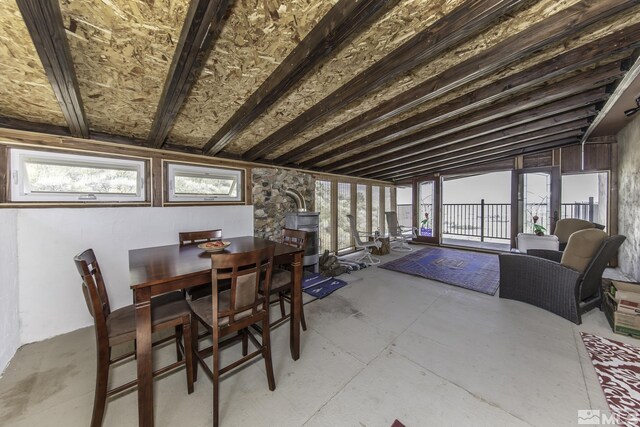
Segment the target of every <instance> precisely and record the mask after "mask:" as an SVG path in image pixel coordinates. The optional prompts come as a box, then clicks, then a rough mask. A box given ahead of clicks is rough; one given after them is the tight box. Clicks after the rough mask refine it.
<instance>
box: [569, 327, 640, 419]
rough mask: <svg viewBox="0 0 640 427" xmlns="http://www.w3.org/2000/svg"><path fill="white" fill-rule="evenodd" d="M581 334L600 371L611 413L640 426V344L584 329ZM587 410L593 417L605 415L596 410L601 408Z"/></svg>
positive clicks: (597, 370) (592, 361) (603, 389)
mask: <svg viewBox="0 0 640 427" xmlns="http://www.w3.org/2000/svg"><path fill="white" fill-rule="evenodd" d="M580 335H581V336H582V342H584V346H585V347H586V349H587V352H588V353H589V356H590V357H591V363H593V368H594V369H595V370H596V373H597V374H598V380H599V381H600V387H602V391H603V392H604V397H605V398H606V399H607V403H608V404H609V409H610V410H611V414H610V415H613V416H614V419H615V421H616V423H617V424H619V425H620V426H625V427H632V426H633V427H637V426H639V425H640V348H639V347H634V346H631V345H628V344H624V343H621V342H619V341H614V340H610V339H607V338H602V337H599V336H596V335H592V334H587V333H584V332H581V333H580ZM584 412H589V414H587V415H588V416H591V417H596V416H597V417H601V416H602V415H601V414H599V413H594V412H599V411H584ZM600 420H601V418H600ZM583 424H584V423H583Z"/></svg>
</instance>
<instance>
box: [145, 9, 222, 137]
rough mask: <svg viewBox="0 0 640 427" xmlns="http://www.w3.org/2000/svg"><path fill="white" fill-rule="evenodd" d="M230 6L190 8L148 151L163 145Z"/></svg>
mask: <svg viewBox="0 0 640 427" xmlns="http://www.w3.org/2000/svg"><path fill="white" fill-rule="evenodd" d="M229 3H230V2H229V0H192V1H191V3H190V4H189V9H188V10H187V15H186V18H185V22H184V24H183V26H182V32H181V33H180V38H179V39H178V45H177V46H176V50H175V52H174V54H173V59H172V61H171V66H170V67H169V72H168V74H167V78H166V80H165V82H164V88H163V89H162V95H161V96H160V101H159V102H158V107H157V108H156V114H155V117H154V119H153V124H152V125H151V130H150V132H149V136H148V137H147V139H148V140H149V145H150V146H151V147H154V148H160V147H162V145H163V144H164V141H165V139H166V138H167V135H168V134H169V132H170V131H171V128H172V127H173V124H174V123H175V120H176V117H177V115H178V112H179V111H180V108H181V107H182V104H183V103H184V100H185V98H186V97H187V96H188V95H189V93H190V92H191V88H192V87H193V83H194V82H195V81H196V80H197V78H198V76H199V75H200V71H201V70H202V66H203V65H204V62H205V60H206V58H207V56H208V55H209V53H210V52H211V49H212V48H213V46H214V45H215V43H216V40H217V39H218V35H219V34H220V30H221V29H222V26H223V25H224V21H225V15H226V13H227V8H228V6H229Z"/></svg>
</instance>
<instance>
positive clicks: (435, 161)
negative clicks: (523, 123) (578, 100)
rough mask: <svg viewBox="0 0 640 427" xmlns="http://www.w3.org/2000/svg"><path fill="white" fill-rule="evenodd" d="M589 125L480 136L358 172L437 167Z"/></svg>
mask: <svg viewBox="0 0 640 427" xmlns="http://www.w3.org/2000/svg"><path fill="white" fill-rule="evenodd" d="M588 126H589V120H588V119H579V120H574V121H572V122H568V123H564V124H561V125H558V126H552V127H550V128H547V129H539V130H537V131H534V132H528V133H521V134H517V135H514V136H511V137H508V138H502V139H499V140H495V139H487V138H479V139H477V140H470V141H466V142H465V143H463V144H461V145H462V146H460V147H459V146H458V145H457V144H456V145H452V146H449V147H446V148H447V149H448V150H449V151H448V152H445V153H441V154H438V155H434V156H432V157H428V158H426V159H424V160H422V161H418V162H411V163H408V164H406V165H404V166H398V167H395V168H393V169H387V170H385V171H374V172H371V173H367V174H362V173H358V176H373V175H375V176H387V177H392V176H395V175H398V174H399V173H413V172H415V171H420V170H423V169H424V168H425V167H427V166H432V167H436V166H437V165H440V164H445V163H448V162H451V161H452V159H456V160H457V159H463V158H465V157H468V156H478V155H480V154H481V153H484V152H489V151H494V150H497V149H503V148H509V149H510V148H511V146H513V145H516V144H522V143H525V142H530V141H539V140H542V139H545V138H551V137H555V138H556V139H557V136H558V135H561V134H566V133H572V134H573V133H576V132H577V131H580V132H577V133H578V134H580V135H581V134H582V133H583V131H584V129H586V128H587V127H588Z"/></svg>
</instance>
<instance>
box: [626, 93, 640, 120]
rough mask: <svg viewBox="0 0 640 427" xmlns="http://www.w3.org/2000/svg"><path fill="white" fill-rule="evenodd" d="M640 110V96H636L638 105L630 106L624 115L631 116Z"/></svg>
mask: <svg viewBox="0 0 640 427" xmlns="http://www.w3.org/2000/svg"><path fill="white" fill-rule="evenodd" d="M638 111H640V96H639V97H637V98H636V107H635V108H629V109H628V110H626V111H625V112H624V115H625V116H627V117H631V116H633V115H634V114H635V113H637V112H638Z"/></svg>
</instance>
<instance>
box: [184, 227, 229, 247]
mask: <svg viewBox="0 0 640 427" xmlns="http://www.w3.org/2000/svg"><path fill="white" fill-rule="evenodd" d="M178 238H179V239H180V246H185V245H193V244H195V243H203V242H211V241H214V240H219V239H222V230H220V229H218V230H204V231H185V232H181V233H178Z"/></svg>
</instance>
